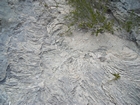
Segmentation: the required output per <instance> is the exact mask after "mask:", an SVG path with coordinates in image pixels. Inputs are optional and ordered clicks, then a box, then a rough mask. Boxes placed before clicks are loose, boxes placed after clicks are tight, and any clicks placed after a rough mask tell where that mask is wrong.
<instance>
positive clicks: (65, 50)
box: [0, 0, 140, 105]
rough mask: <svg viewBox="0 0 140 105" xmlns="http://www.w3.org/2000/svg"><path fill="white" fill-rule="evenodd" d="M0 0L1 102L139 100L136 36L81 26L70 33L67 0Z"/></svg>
mask: <svg viewBox="0 0 140 105" xmlns="http://www.w3.org/2000/svg"><path fill="white" fill-rule="evenodd" d="M0 4H1V5H0V19H1V20H2V25H1V31H0V78H1V79H0V81H1V82H0V105H139V103H140V74H139V72H140V52H139V49H138V47H137V46H136V44H135V43H134V42H132V41H129V40H124V39H122V38H119V37H117V35H111V34H109V33H104V34H100V35H99V36H98V37H96V36H93V35H91V33H90V32H83V31H82V30H73V31H72V35H69V36H68V33H66V31H67V30H68V27H66V25H65V22H64V20H63V18H64V16H65V14H66V13H67V12H68V9H69V8H68V6H67V5H66V4H65V1H64V0H19V1H18V0H9V1H8V2H7V1H5V0H1V1H0ZM121 34H123V33H121ZM113 74H119V76H120V78H116V77H115V76H114V75H113Z"/></svg>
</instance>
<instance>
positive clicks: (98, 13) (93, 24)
mask: <svg viewBox="0 0 140 105" xmlns="http://www.w3.org/2000/svg"><path fill="white" fill-rule="evenodd" d="M67 3H68V4H69V5H70V6H71V7H72V10H71V12H70V14H69V15H68V16H67V17H66V19H69V20H70V24H69V27H70V26H72V25H77V26H78V27H79V28H84V29H88V30H91V31H92V33H93V34H95V35H98V34H99V33H102V32H110V33H112V34H113V32H114V28H113V27H114V24H115V21H117V23H118V24H119V25H120V29H121V28H123V29H125V30H126V31H127V32H130V31H131V29H132V28H133V26H136V25H137V24H138V22H136V21H137V20H138V21H140V19H139V17H136V16H134V14H133V13H132V14H131V15H130V17H129V18H127V19H126V20H127V21H123V22H122V21H120V20H119V19H116V18H110V17H108V16H107V14H110V15H111V14H112V11H111V10H110V9H109V3H110V0H67ZM136 19H137V20H136Z"/></svg>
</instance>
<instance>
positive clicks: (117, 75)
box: [112, 73, 120, 80]
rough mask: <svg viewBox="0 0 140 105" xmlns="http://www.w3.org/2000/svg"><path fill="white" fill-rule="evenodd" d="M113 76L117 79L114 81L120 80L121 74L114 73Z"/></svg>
mask: <svg viewBox="0 0 140 105" xmlns="http://www.w3.org/2000/svg"><path fill="white" fill-rule="evenodd" d="M112 75H113V76H114V77H115V78H114V80H118V79H119V78H120V74H119V73H113V74H112Z"/></svg>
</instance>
